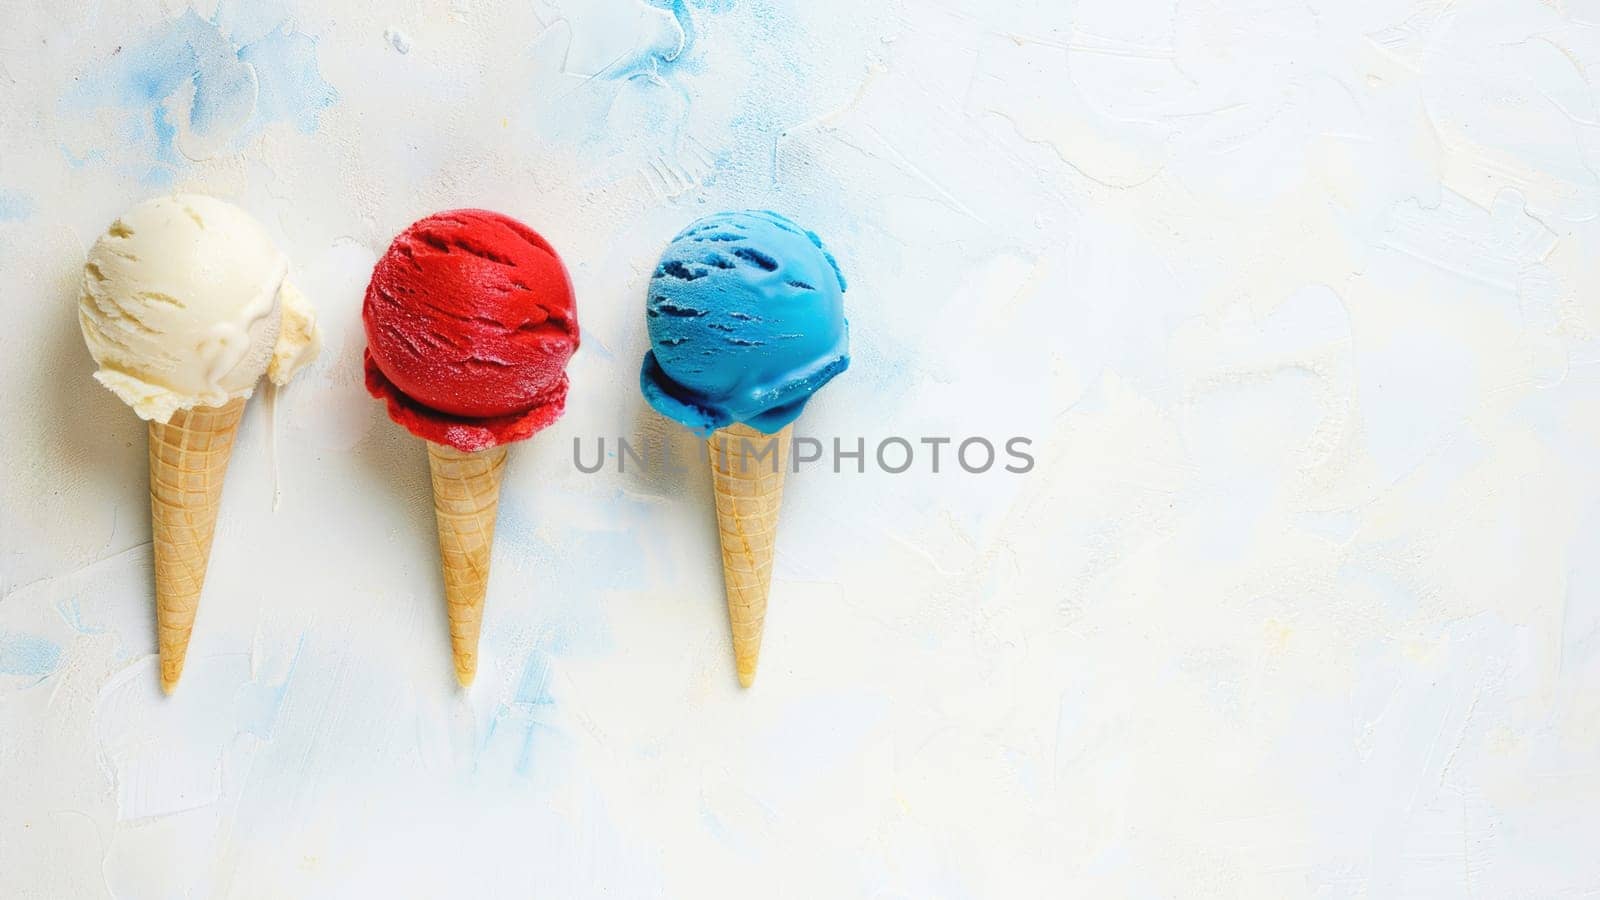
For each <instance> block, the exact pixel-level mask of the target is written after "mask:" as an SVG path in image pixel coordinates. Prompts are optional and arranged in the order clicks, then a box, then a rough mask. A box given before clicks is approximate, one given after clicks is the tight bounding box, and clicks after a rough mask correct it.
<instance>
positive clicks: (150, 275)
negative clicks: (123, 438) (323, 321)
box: [78, 194, 319, 422]
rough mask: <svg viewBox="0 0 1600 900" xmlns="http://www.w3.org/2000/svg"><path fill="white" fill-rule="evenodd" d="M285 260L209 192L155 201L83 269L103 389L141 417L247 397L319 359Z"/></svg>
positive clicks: (87, 332) (83, 306)
mask: <svg viewBox="0 0 1600 900" xmlns="http://www.w3.org/2000/svg"><path fill="white" fill-rule="evenodd" d="M288 269H289V264H288V259H287V257H285V256H284V254H283V252H282V251H280V250H279V249H278V248H277V246H275V245H274V244H273V243H272V239H271V238H270V237H268V236H267V233H266V231H265V230H263V229H262V227H261V226H260V224H258V223H257V222H256V221H255V220H254V219H252V218H251V217H250V215H249V214H248V213H246V212H245V211H244V210H241V209H239V208H238V207H236V206H234V205H232V204H230V203H225V202H223V201H221V200H217V199H214V198H211V197H204V196H199V195H195V194H176V195H173V196H169V197H157V198H155V199H153V200H147V201H145V202H143V203H140V204H139V205H138V206H135V207H133V208H132V209H130V210H128V212H126V213H125V214H123V215H122V217H120V218H118V219H117V220H116V221H115V222H113V223H111V227H110V228H108V229H106V232H105V234H103V235H101V236H100V239H99V240H97V241H95V244H94V247H93V249H91V250H90V251H89V259H88V261H87V262H86V263H84V266H83V291H82V294H81V295H80V297H79V301H78V321H79V324H80V325H81V326H82V328H83V337H84V340H85V341H86V342H87V343H88V345H89V352H90V353H91V354H93V356H94V359H95V362H97V363H99V365H100V368H99V371H97V372H96V373H95V378H97V379H98V380H99V381H100V383H101V384H104V385H105V386H106V387H108V388H110V389H111V390H112V391H114V392H115V393H116V394H117V396H118V397H121V398H122V400H123V401H124V402H126V403H127V404H128V405H129V406H131V407H133V409H134V411H135V412H136V413H138V414H139V417H140V418H143V419H148V420H150V421H153V422H166V421H167V420H168V419H170V418H171V417H172V414H173V413H174V412H176V411H178V410H185V409H193V408H195V407H202V406H222V405H224V404H226V403H227V402H228V401H229V400H233V399H238V398H243V397H248V396H250V394H251V392H252V391H253V390H254V389H255V385H256V382H257V381H259V380H260V379H261V376H262V375H270V377H271V378H272V381H273V382H274V383H275V384H283V383H285V382H287V381H288V380H289V378H290V377H292V376H293V375H294V373H295V372H296V371H297V370H298V369H299V368H300V367H301V366H303V365H304V364H305V363H306V362H308V361H310V359H311V358H312V357H313V356H314V355H315V353H316V350H317V346H318V343H319V338H318V334H317V329H316V325H315V318H314V313H313V312H312V310H311V308H310V306H309V305H308V304H307V303H306V302H305V299H304V298H303V297H302V296H301V295H300V293H299V291H297V290H295V289H294V287H293V286H291V285H290V284H289V283H288V281H287V279H286V276H287V274H288Z"/></svg>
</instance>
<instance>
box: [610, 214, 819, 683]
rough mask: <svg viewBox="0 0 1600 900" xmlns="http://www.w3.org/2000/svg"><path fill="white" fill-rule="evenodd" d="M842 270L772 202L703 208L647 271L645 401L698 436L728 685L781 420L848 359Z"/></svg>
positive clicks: (752, 625) (783, 434) (759, 589)
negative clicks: (708, 489) (724, 618)
mask: <svg viewBox="0 0 1600 900" xmlns="http://www.w3.org/2000/svg"><path fill="white" fill-rule="evenodd" d="M844 292H845V280H844V276H843V275H842V274H841V273H840V271H839V266H838V264H837V263H836V262H835V261H834V258H833V256H832V255H831V254H830V253H829V252H828V251H827V250H826V249H824V247H823V246H822V241H821V239H820V238H818V237H817V235H816V234H814V233H812V232H810V231H807V230H805V229H804V228H801V227H800V226H799V225H796V224H795V223H794V222H792V221H790V220H789V219H787V218H785V217H784V216H781V215H779V214H777V213H774V212H766V211H748V212H726V213H717V214H714V215H710V216H706V217H704V218H702V219H699V220H697V221H695V222H694V223H692V224H691V225H690V226H689V227H688V228H685V229H684V230H683V231H682V232H680V233H679V234H678V236H677V237H675V238H673V240H672V243H671V244H669V245H668V246H667V249H666V252H665V253H663V254H662V256H661V261H660V264H659V265H657V267H656V269H655V273H654V274H653V276H652V277H651V279H650V287H649V293H648V295H647V297H646V300H645V320H646V323H647V326H648V328H649V332H650V351H649V352H648V353H646V354H645V357H644V366H643V368H642V370H641V372H640V377H639V382H640V388H641V389H642V390H643V392H644V396H645V399H646V400H648V401H649V403H650V405H651V406H653V407H655V409H656V410H657V411H658V412H660V413H661V414H662V415H664V416H667V417H668V418H670V419H673V420H675V421H677V422H679V423H680V424H682V425H684V426H685V427H687V428H689V429H691V430H692V431H694V432H695V433H697V434H700V435H702V436H704V437H706V438H707V449H708V457H709V462H710V466H711V482H712V490H713V493H714V495H715V502H716V513H717V526H718V537H719V541H720V543H721V547H722V573H723V582H724V588H725V591H726V594H727V601H728V621H729V625H730V626H731V630H732V637H733V652H734V662H735V667H736V669H737V672H738V677H739V683H740V684H741V685H742V686H744V687H749V686H750V685H751V684H752V683H753V682H754V681H755V676H756V668H757V665H758V663H759V661H760V655H761V640H762V636H763V632H764V631H765V626H766V614H767V595H768V593H769V591H770V589H771V586H772V566H773V557H774V551H775V549H776V538H777V527H778V511H779V507H780V506H781V504H782V500H783V486H784V477H785V475H786V474H787V470H788V465H789V440H790V434H791V429H792V424H793V422H794V421H795V419H796V418H798V417H799V415H800V413H801V412H802V411H803V410H804V409H805V405H806V402H807V401H808V400H810V399H811V396H812V394H814V393H816V391H817V390H818V389H819V388H821V387H822V386H823V385H825V384H827V383H828V382H829V381H830V380H832V379H833V377H834V376H836V375H838V374H839V373H840V372H843V371H844V370H845V369H846V368H847V367H848V366H849V364H850V355H849V325H848V323H847V322H846V321H845V318H844Z"/></svg>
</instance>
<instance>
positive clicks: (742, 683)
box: [739, 669, 756, 688]
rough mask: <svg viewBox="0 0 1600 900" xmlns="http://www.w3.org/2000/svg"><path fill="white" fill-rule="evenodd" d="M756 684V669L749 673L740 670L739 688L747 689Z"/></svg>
mask: <svg viewBox="0 0 1600 900" xmlns="http://www.w3.org/2000/svg"><path fill="white" fill-rule="evenodd" d="M755 683H756V670H755V669H751V670H750V671H748V672H746V671H745V670H744V669H740V670H739V687H742V688H747V687H749V686H750V685H752V684H755Z"/></svg>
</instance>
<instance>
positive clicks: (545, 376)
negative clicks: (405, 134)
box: [362, 209, 578, 687]
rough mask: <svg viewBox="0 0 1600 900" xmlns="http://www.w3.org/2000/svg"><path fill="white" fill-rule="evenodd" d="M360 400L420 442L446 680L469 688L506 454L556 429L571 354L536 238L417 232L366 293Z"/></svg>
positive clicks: (562, 292) (510, 233)
mask: <svg viewBox="0 0 1600 900" xmlns="http://www.w3.org/2000/svg"><path fill="white" fill-rule="evenodd" d="M362 321H363V324H364V325H365V328H366V334H367V352H366V359H365V365H366V379H367V390H368V391H369V392H370V393H371V394H372V395H373V396H374V397H377V398H379V399H381V400H384V401H385V402H386V404H387V406H388V411H389V417H390V418H391V419H393V420H394V421H395V422H396V423H397V424H399V425H401V426H403V427H404V428H405V429H406V430H408V431H410V432H411V433H412V434H414V435H416V436H417V437H420V438H422V439H423V440H425V441H427V442H428V464H429V469H430V472H431V474H432V478H433V505H434V517H435V520H436V523H437V525H438V531H439V561H440V564H441V566H442V567H443V572H444V590H445V604H446V611H447V613H448V615H449V620H450V649H451V653H452V655H453V656H454V660H455V670H456V679H457V681H459V682H460V684H461V686H462V687H469V686H471V684H472V681H473V679H474V677H476V675H477V671H478V644H479V636H480V634H481V632H482V628H483V612H484V601H485V598H486V596H487V593H488V585H489V561H490V556H491V551H492V548H493V546H494V526H495V517H496V511H497V510H498V506H499V498H500V481H501V476H502V474H503V473H504V471H505V463H506V452H507V448H508V446H509V445H510V444H513V443H515V442H517V441H520V440H524V439H526V438H528V437H531V436H532V435H533V434H534V433H535V432H537V431H539V430H540V429H542V428H544V427H545V426H547V425H549V424H550V423H552V422H554V421H555V420H556V419H557V418H558V417H560V415H561V412H562V410H563V409H564V408H565V406H566V399H567V374H566V366H567V360H569V359H570V358H571V357H572V354H573V352H574V351H576V350H577V348H578V319H577V314H576V310H575V309H574V303H573V295H572V282H571V279H569V278H568V277H567V271H566V268H565V267H564V266H563V265H562V263H561V258H560V257H559V256H558V255H557V254H556V252H555V249H554V248H552V247H551V246H550V244H549V242H547V241H546V240H545V239H544V238H542V237H540V236H539V234H538V233H537V232H535V231H534V230H533V229H531V228H529V227H528V226H526V225H524V224H522V223H521V222H518V221H516V220H515V219H512V218H510V217H508V216H504V215H501V214H499V213H494V212H488V211H486V210H478V209H462V210H452V211H449V212H441V213H435V214H434V215H431V216H428V217H427V218H424V219H421V220H419V221H417V222H415V223H413V224H412V225H411V226H410V227H409V228H407V229H406V230H405V231H404V232H402V233H401V234H400V236H399V237H397V238H395V239H394V242H393V243H392V244H390V246H389V250H388V252H386V253H385V254H384V255H383V257H382V258H381V259H379V260H378V263H377V266H376V267H375V268H374V269H373V272H372V281H371V282H370V283H369V284H368V286H367V295H366V302H365V304H364V306H363V308H362Z"/></svg>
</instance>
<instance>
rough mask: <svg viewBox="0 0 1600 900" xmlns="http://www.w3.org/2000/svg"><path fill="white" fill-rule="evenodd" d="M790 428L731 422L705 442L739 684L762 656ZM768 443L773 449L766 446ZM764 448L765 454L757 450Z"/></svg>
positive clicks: (751, 678) (746, 683)
mask: <svg viewBox="0 0 1600 900" xmlns="http://www.w3.org/2000/svg"><path fill="white" fill-rule="evenodd" d="M789 431H790V429H789V428H788V427H785V428H784V429H783V430H782V431H780V432H778V433H777V434H771V435H769V434H762V433H761V432H759V431H757V430H755V429H754V428H751V427H749V426H748V425H743V424H738V423H735V424H733V425H729V426H727V427H726V428H719V429H717V430H716V431H715V432H714V433H713V434H712V435H711V437H710V438H709V439H708V440H707V442H706V446H707V449H708V450H709V451H710V458H711V460H710V461H711V488H712V492H713V494H714V496H715V498H716V504H717V532H718V537H719V538H720V540H721V542H722V581H723V585H724V587H725V588H726V590H727V594H728V624H729V625H730V626H731V627H732V631H733V659H734V663H735V665H736V666H737V667H738V670H739V684H740V685H742V686H744V687H749V686H750V685H751V683H752V682H754V681H755V678H756V664H757V663H758V662H759V661H760V659H761V633H762V630H763V628H764V627H765V626H766V620H767V590H768V589H769V588H770V587H771V586H772V555H773V549H774V547H775V545H776V540H777V536H778V508H779V507H780V506H781V505H782V503H783V479H784V475H785V473H786V472H787V471H788V464H789ZM746 441H748V449H745V446H746V445H745V442H746ZM774 442H775V443H774ZM769 444H770V445H772V446H775V448H776V449H775V450H769V449H768V447H769ZM763 452H766V453H767V455H766V456H761V455H760V454H762V453H763Z"/></svg>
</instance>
